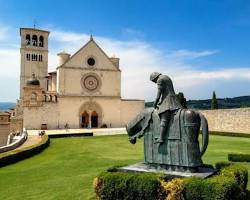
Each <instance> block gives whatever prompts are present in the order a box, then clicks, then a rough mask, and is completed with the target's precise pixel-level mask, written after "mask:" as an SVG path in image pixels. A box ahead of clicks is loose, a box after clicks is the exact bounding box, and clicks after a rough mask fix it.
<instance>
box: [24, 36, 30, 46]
mask: <svg viewBox="0 0 250 200" xmlns="http://www.w3.org/2000/svg"><path fill="white" fill-rule="evenodd" d="M25 44H26V45H30V34H27V35H26V38H25Z"/></svg>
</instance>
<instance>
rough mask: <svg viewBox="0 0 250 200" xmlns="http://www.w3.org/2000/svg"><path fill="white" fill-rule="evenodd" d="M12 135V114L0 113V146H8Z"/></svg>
mask: <svg viewBox="0 0 250 200" xmlns="http://www.w3.org/2000/svg"><path fill="white" fill-rule="evenodd" d="M9 134H10V114H7V113H0V146H4V145H6V144H7V140H8V135H9Z"/></svg>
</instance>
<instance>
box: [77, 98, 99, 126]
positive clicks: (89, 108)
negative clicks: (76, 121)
mask: <svg viewBox="0 0 250 200" xmlns="http://www.w3.org/2000/svg"><path fill="white" fill-rule="evenodd" d="M79 115H80V116H79V118H80V128H98V127H100V126H101V124H102V109H101V107H100V106H99V104H97V103H96V102H92V101H91V102H87V103H85V104H83V105H82V106H81V108H80V110H79Z"/></svg>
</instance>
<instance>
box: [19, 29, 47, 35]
mask: <svg viewBox="0 0 250 200" xmlns="http://www.w3.org/2000/svg"><path fill="white" fill-rule="evenodd" d="M22 30H27V31H39V32H44V33H48V34H49V33H50V32H49V31H46V30H42V29H37V28H20V35H21V31H22Z"/></svg>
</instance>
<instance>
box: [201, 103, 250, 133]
mask: <svg viewBox="0 0 250 200" xmlns="http://www.w3.org/2000/svg"><path fill="white" fill-rule="evenodd" d="M200 112H201V113H202V114H204V115H205V117H206V118H207V120H208V126H209V130H211V131H225V132H239V133H250V108H237V109H218V110H200Z"/></svg>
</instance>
